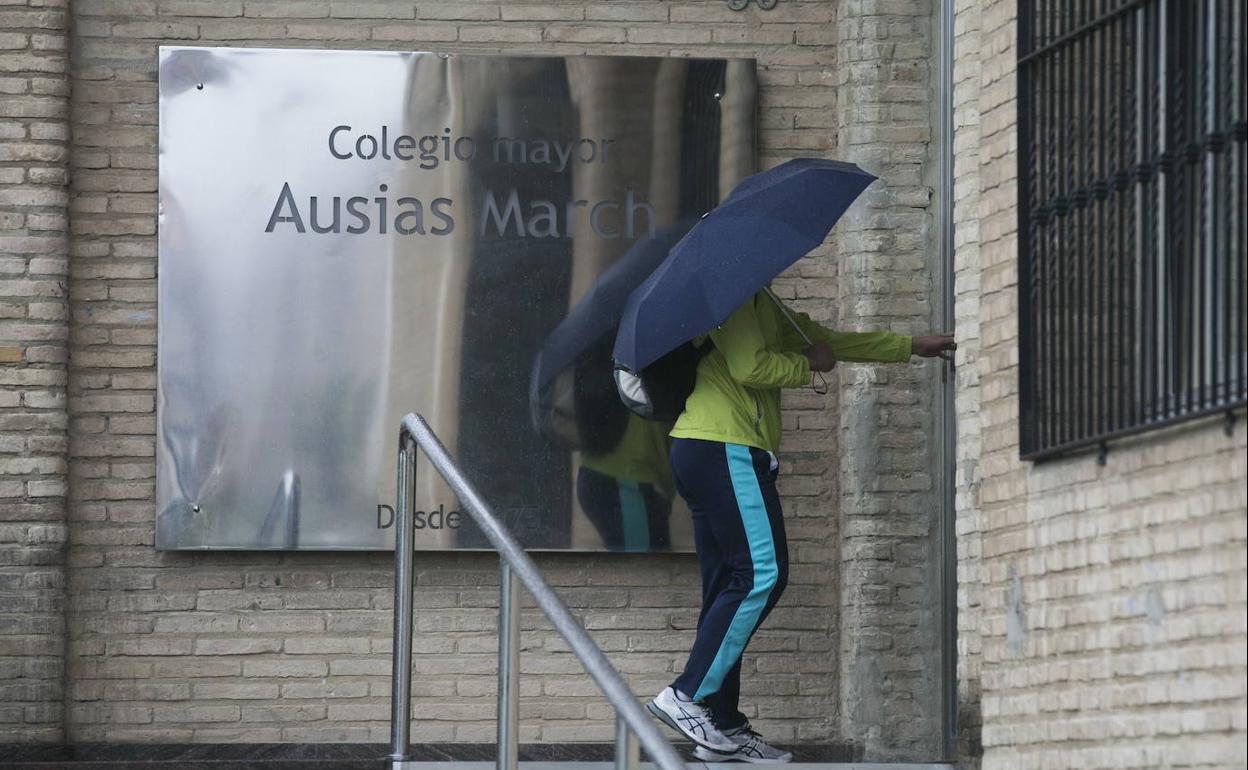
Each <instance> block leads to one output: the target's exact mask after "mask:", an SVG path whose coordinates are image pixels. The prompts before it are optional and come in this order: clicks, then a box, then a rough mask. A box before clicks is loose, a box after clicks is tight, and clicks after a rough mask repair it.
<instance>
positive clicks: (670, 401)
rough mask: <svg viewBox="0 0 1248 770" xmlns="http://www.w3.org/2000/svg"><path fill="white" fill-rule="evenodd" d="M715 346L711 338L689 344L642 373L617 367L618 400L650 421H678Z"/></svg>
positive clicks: (617, 365)
mask: <svg viewBox="0 0 1248 770" xmlns="http://www.w3.org/2000/svg"><path fill="white" fill-rule="evenodd" d="M713 347H714V344H713V343H712V342H711V341H710V339H707V340H706V341H705V342H703V343H702V344H701V345H700V346H699V345H694V344H693V343H692V342H686V343H685V344H683V345H681V346H680V347H678V348H676V349H675V350H673V351H671V352H670V353H668V354H666V355H664V356H663V357H662V358H660V359H659V360H657V361H655V362H654V363H652V364H650V365H649V366H647V367H646V368H645V369H642V370H641V372H640V373H638V372H632V371H629V370H628V369H625V368H624V367H622V366H620V365H619V364H616V366H615V389H616V391H617V392H618V394H619V399H620V400H621V401H623V402H624V406H626V407H628V408H629V410H631V411H632V412H633V413H634V414H636V415H638V416H640V417H644V418H645V419H647V420H657V421H659V422H668V423H671V422H676V418H677V417H680V413H681V412H683V411H684V410H685V401H687V400H688V399H689V394H690V393H692V392H693V386H694V385H696V384H697V379H698V364H699V363H701V361H702V359H703V358H704V357H705V356H706V354H707V353H709V352H711V349H712V348H713Z"/></svg>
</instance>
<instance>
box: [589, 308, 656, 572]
mask: <svg viewBox="0 0 1248 770" xmlns="http://www.w3.org/2000/svg"><path fill="white" fill-rule="evenodd" d="M614 337H615V334H614V329H613V330H612V333H611V334H607V335H604V336H603V338H602V339H601V340H599V341H598V343H597V344H595V345H593V346H592V347H591V348H590V349H589V350H588V351H586V352H585V353H584V354H583V355H582V356H581V357H580V358H579V359H578V360H577V362H576V364H575V367H574V370H573V377H574V382H575V384H574V386H573V392H572V399H573V405H572V406H573V412H574V414H575V415H576V423H577V433H578V436H579V441H578V444H579V448H580V451H581V467H580V470H579V471H578V472H577V477H576V497H577V501H578V502H579V503H580V505H581V510H583V511H584V512H585V516H586V518H588V519H589V521H590V523H592V524H593V525H594V528H595V529H596V530H598V535H599V537H601V538H602V544H603V545H604V546H606V547H607V549H608V550H612V551H666V550H670V549H671V547H672V539H671V533H670V529H669V526H668V519H669V518H670V516H671V512H672V497H673V495H674V494H675V487H674V485H673V484H672V473H671V469H670V465H669V463H668V459H667V455H668V448H669V447H670V446H671V439H669V438H668V435H667V434H668V431H669V430H671V427H672V426H671V425H670V424H666V423H662V422H655V421H653V420H643V419H642V418H640V417H638V416H637V415H635V414H633V413H632V412H630V411H628V409H627V408H625V406H624V404H623V403H621V401H620V398H619V396H618V395H616V391H615V380H614V379H613V378H612V376H611V364H610V362H611V353H610V350H611V344H612V342H613V341H614Z"/></svg>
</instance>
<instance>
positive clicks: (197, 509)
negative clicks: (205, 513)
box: [191, 503, 201, 513]
mask: <svg viewBox="0 0 1248 770" xmlns="http://www.w3.org/2000/svg"><path fill="white" fill-rule="evenodd" d="M200 510H201V508H200V507H199V503H192V504H191V513H199V512H200Z"/></svg>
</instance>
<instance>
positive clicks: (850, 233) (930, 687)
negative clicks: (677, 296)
mask: <svg viewBox="0 0 1248 770" xmlns="http://www.w3.org/2000/svg"><path fill="white" fill-rule="evenodd" d="M836 6H837V31H838V43H837V71H836V76H837V83H838V93H839V94H840V97H839V100H838V108H839V109H838V111H837V125H838V132H839V137H840V145H839V153H838V155H839V157H841V158H844V159H846V160H852V161H855V162H857V163H859V164H861V165H862V166H863V167H864V168H867V169H870V170H871V171H872V172H874V173H876V174H877V175H879V176H880V177H881V179H883V180H886V183H883V184H876V185H874V186H872V187H871V188H870V189H868V191H867V192H866V193H865V194H864V195H863V200H862V202H861V203H860V205H857V206H855V207H854V208H852V209H851V210H850V211H849V213H848V214H847V215H846V217H845V219H844V221H842V222H841V223H840V224H839V225H838V226H837V233H838V236H837V238H836V239H835V246H836V253H837V265H838V267H839V271H840V272H839V280H838V283H837V297H836V303H835V304H836V309H837V321H838V322H839V325H840V326H841V327H842V328H847V329H859V330H867V329H879V328H890V329H892V330H893V331H896V332H900V333H903V334H928V333H930V332H931V331H933V328H932V323H933V307H932V303H931V301H930V298H931V296H932V289H933V280H932V272H931V268H932V267H934V266H935V264H936V261H935V259H934V257H935V255H936V254H937V249H936V248H935V244H934V242H933V240H932V234H933V233H932V227H931V226H932V211H931V209H930V205H929V204H930V201H931V198H932V194H933V190H932V181H933V178H934V174H935V168H934V165H933V164H932V163H931V162H930V161H931V158H932V148H930V147H929V144H930V142H931V137H932V130H931V115H932V91H931V86H932V83H931V77H932V50H933V49H932V45H931V40H932V36H931V32H932V21H933V18H932V5H931V3H929V2H923V1H920V2H906V3H898V2H891V1H890V0H863V1H862V2H841V3H837V4H836ZM938 374H939V371H938V367H937V365H936V364H934V363H932V362H925V363H914V364H911V365H899V366H884V367H881V366H869V365H844V366H842V367H839V368H838V380H839V388H840V401H841V410H840V415H839V424H838V426H837V428H838V438H839V441H840V451H839V453H838V456H837V469H838V475H839V479H840V489H839V500H838V501H837V502H838V506H839V511H840V516H839V520H840V526H841V530H840V532H839V533H838V535H839V536H838V540H839V543H838V546H839V554H840V557H841V560H842V576H843V578H842V585H843V586H844V590H843V591H842V592H841V596H840V618H839V626H840V628H841V648H840V651H841V659H840V663H839V678H840V693H841V711H842V714H843V719H844V722H845V731H846V734H848V735H852V736H854V738H855V740H856V741H858V742H859V743H861V744H862V745H863V746H864V748H865V750H866V757H867V758H869V759H872V760H889V759H898V760H905V759H912V760H913V759H931V758H933V757H938V756H940V753H941V727H940V715H941V707H940V697H941V685H940V675H941V663H940V640H941V634H940V623H941V617H940V613H939V607H940V592H941V584H940V555H939V553H938V552H937V550H936V544H937V542H938V541H937V532H938V526H939V511H940V506H939V503H938V500H937V497H936V487H935V481H934V480H935V478H936V474H935V471H934V467H933V463H934V461H935V456H936V448H937V443H936V442H935V441H933V440H932V437H933V436H934V431H935V424H934V419H933V409H934V405H935V403H936V400H937V399H936V394H937V392H938V388H939V382H938V379H937V376H938Z"/></svg>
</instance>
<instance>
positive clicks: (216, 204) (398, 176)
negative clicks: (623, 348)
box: [157, 47, 756, 551]
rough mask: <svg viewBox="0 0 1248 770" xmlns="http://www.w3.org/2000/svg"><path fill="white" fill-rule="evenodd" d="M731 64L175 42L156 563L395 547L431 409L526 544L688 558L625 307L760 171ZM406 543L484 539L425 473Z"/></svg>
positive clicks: (438, 427)
mask: <svg viewBox="0 0 1248 770" xmlns="http://www.w3.org/2000/svg"><path fill="white" fill-rule="evenodd" d="M755 104H756V82H755V78H754V65H753V62H751V61H745V60H727V61H725V60H690V59H649V58H614V57H592V56H591V57H569V58H558V57H540V58H539V57H525V58H518V57H492V56H460V55H453V56H447V55H440V54H426V53H393V52H360V51H277V50H260V49H223V48H179V47H168V48H162V49H161V52H160V341H159V356H160V361H159V383H160V384H159V404H158V427H157V430H158V433H159V445H158V448H157V457H158V459H157V506H158V511H157V516H158V520H157V547H159V548H165V549H199V548H215V549H388V548H392V547H393V543H394V537H393V530H392V523H393V505H394V499H395V489H394V479H395V456H396V449H397V436H398V426H399V420H400V418H401V417H402V415H404V414H406V413H407V412H409V411H417V412H420V413H422V414H424V415H425V417H426V418H427V419H428V420H429V422H430V424H431V425H432V427H433V429H434V430H435V431H437V433H438V434H439V435H440V436H441V437H442V438H443V440H444V441H445V442H446V443H447V446H448V448H449V449H450V450H451V452H452V454H453V455H455V456H456V457H457V458H458V460H459V462H460V464H461V465H462V466H463V468H464V469H465V471H466V473H467V475H468V477H469V478H470V479H472V480H473V482H474V484H475V485H476V486H477V488H478V489H479V490H480V491H481V492H482V494H483V495H484V496H485V498H486V499H487V500H489V501H490V502H491V504H492V505H493V506H494V507H495V509H496V511H497V512H498V513H499V515H500V516H501V517H503V518H504V519H505V520H506V522H507V523H508V524H509V525H510V526H511V527H512V529H513V531H514V532H515V533H516V535H517V536H518V537H519V539H520V541H521V542H522V543H523V544H524V545H525V546H526V547H529V548H539V549H578V550H624V551H652V550H690V549H691V548H692V536H691V525H690V521H689V514H688V511H687V510H686V509H684V508H683V505H682V504H681V503H680V501H679V499H678V498H676V496H675V495H674V493H673V490H672V483H671V479H670V477H669V475H668V471H667V458H666V446H667V440H666V426H663V425H658V424H655V423H649V422H645V421H643V420H639V419H636V418H632V417H630V416H629V415H628V414H627V413H626V412H624V411H623V407H622V406H621V405H620V404H619V401H618V399H617V398H615V393H614V386H613V384H612V383H611V367H610V358H609V354H610V340H611V338H613V336H614V329H613V328H612V324H613V322H614V318H613V316H612V313H613V312H618V309H617V305H618V302H619V297H620V295H621V294H623V295H624V296H626V295H627V292H628V291H629V290H630V288H631V286H633V285H635V283H638V282H640V280H641V279H642V278H644V277H645V275H646V274H648V271H649V270H650V269H651V268H652V266H653V265H654V264H657V260H659V259H661V258H662V256H663V255H664V254H665V253H666V249H667V248H669V247H670V245H671V244H673V243H674V242H675V241H676V240H677V239H679V237H680V235H681V233H683V232H684V230H685V229H687V228H688V226H689V224H690V223H691V222H692V221H696V219H697V217H698V216H700V215H701V214H702V213H703V212H705V211H707V210H708V209H710V208H711V207H712V206H714V205H715V203H716V202H718V201H719V200H720V198H721V197H722V196H723V195H725V194H726V193H727V192H728V191H729V190H731V189H732V187H733V185H734V184H735V183H736V182H738V181H739V180H740V179H741V178H743V177H744V176H746V175H747V174H749V173H751V172H752V171H753V170H754V146H755V134H754V132H755V126H754V119H755ZM415 509H416V511H417V512H416V527H417V531H416V541H417V547H419V548H426V549H451V548H479V547H482V546H484V545H485V541H484V539H483V537H482V536H481V534H480V532H479V531H477V530H476V529H475V527H474V526H473V525H472V522H471V521H470V520H469V518H468V517H467V515H465V514H461V513H460V512H459V510H458V505H457V503H456V500H455V498H454V496H453V495H452V494H451V493H450V491H449V490H448V489H447V488H446V486H445V485H444V484H443V483H442V482H441V481H440V479H438V478H437V475H436V473H434V472H433V471H432V469H431V468H429V467H428V466H426V465H425V463H424V462H423V460H422V461H420V462H419V463H418V470H417V479H416V495H415Z"/></svg>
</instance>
